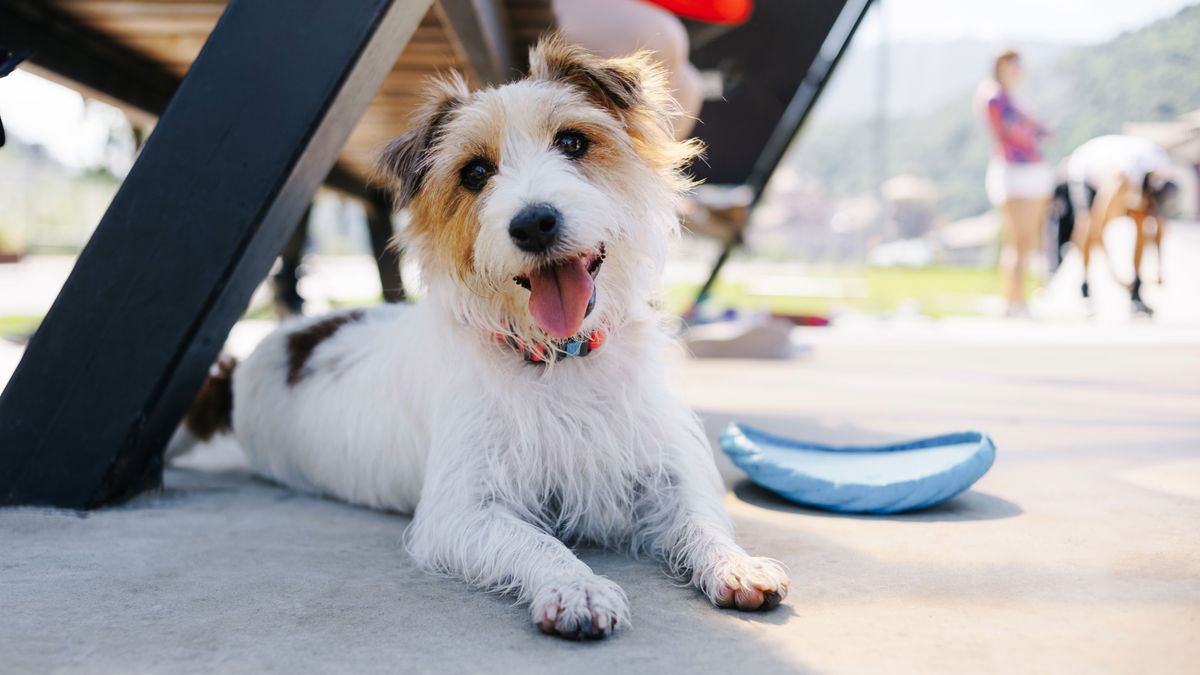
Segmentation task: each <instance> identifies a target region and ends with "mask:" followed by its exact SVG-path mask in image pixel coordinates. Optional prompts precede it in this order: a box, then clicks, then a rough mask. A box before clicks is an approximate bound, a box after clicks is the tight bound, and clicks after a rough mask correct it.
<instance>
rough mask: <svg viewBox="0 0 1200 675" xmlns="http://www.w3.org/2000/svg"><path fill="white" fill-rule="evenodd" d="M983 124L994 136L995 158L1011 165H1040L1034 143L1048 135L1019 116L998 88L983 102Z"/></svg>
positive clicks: (1031, 121)
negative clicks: (985, 112) (985, 103)
mask: <svg viewBox="0 0 1200 675" xmlns="http://www.w3.org/2000/svg"><path fill="white" fill-rule="evenodd" d="M987 121H988V126H990V127H991V129H992V133H993V134H995V136H996V142H997V145H996V154H998V155H1000V156H1002V157H1004V160H1005V161H1007V162H1011V163H1014V164H1027V163H1030V162H1040V161H1042V153H1041V152H1039V151H1038V147H1037V143H1038V141H1039V140H1041V139H1042V138H1043V137H1045V136H1046V135H1048V134H1049V132H1048V131H1047V130H1046V128H1045V127H1043V126H1042V125H1040V124H1038V123H1037V122H1036V121H1035V120H1034V119H1033V118H1032V117H1030V116H1029V115H1026V114H1025V113H1024V112H1022V111H1021V109H1020V108H1018V107H1017V106H1016V104H1015V103H1013V100H1012V97H1010V96H1009V95H1008V92H1006V91H1004V90H1003V89H1001V88H999V87H996V91H995V93H993V94H992V95H991V97H989V98H988V100H987Z"/></svg>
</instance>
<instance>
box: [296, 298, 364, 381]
mask: <svg viewBox="0 0 1200 675" xmlns="http://www.w3.org/2000/svg"><path fill="white" fill-rule="evenodd" d="M362 317H363V313H362V311H361V310H354V311H353V312H350V313H349V314H342V315H339V316H331V317H329V318H328V319H323V320H321V321H318V322H316V323H314V324H312V325H311V326H308V327H307V328H304V329H302V330H298V331H296V332H295V333H291V334H289V335H288V344H287V346H288V375H287V383H288V386H292V387H294V386H296V385H297V384H299V383H300V381H301V380H303V379H304V376H305V375H307V374H308V373H306V372H305V370H304V367H305V366H306V365H308V359H309V357H311V356H312V353H313V350H315V349H316V348H317V345H319V344H321V343H322V342H324V341H325V340H328V339H329V338H330V337H333V334H334V333H336V332H337V331H338V329H339V328H341V327H342V326H344V325H346V324H348V323H351V322H353V321H358V320H360V319H362Z"/></svg>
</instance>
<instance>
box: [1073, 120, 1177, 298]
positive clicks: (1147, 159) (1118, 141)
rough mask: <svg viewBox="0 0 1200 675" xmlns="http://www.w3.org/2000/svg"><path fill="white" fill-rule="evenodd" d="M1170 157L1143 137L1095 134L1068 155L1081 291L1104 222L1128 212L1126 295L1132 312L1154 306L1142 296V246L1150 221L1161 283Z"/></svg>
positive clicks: (1100, 241)
mask: <svg viewBox="0 0 1200 675" xmlns="http://www.w3.org/2000/svg"><path fill="white" fill-rule="evenodd" d="M1170 168H1171V160H1170V158H1169V157H1168V156H1167V153H1166V151H1165V150H1163V149H1162V148H1161V147H1159V146H1158V145H1156V144H1155V143H1153V142H1152V141H1149V140H1146V139H1144V138H1137V137H1134V136H1118V135H1115V134H1114V135H1109V136H1100V137H1098V138H1093V139H1092V140H1090V141H1088V142H1086V143H1084V144H1083V145H1081V146H1079V147H1078V148H1076V149H1075V151H1074V152H1072V153H1071V156H1070V157H1068V158H1067V189H1068V193H1069V195H1070V199H1071V208H1072V210H1073V211H1074V217H1075V228H1074V237H1073V239H1074V241H1075V243H1076V245H1078V246H1079V251H1080V253H1081V254H1082V255H1083V285H1082V287H1081V290H1082V292H1083V297H1085V298H1086V297H1088V295H1089V292H1088V267H1089V263H1090V262H1091V251H1092V249H1093V248H1095V247H1096V246H1100V247H1103V246H1104V226H1105V225H1107V224H1108V223H1109V221H1111V220H1113V219H1114V218H1120V217H1121V216H1128V217H1129V218H1130V219H1131V220H1133V223H1134V226H1135V227H1136V228H1137V230H1136V232H1137V238H1136V240H1135V242H1134V247H1133V283H1131V284H1130V286H1129V300H1130V304H1131V306H1132V310H1133V312H1134V313H1135V314H1144V315H1146V316H1150V315H1152V314H1153V313H1154V312H1153V310H1151V309H1150V307H1148V306H1147V305H1146V303H1145V302H1143V301H1142V275H1141V270H1142V251H1143V250H1144V249H1145V245H1146V236H1147V226H1148V225H1149V224H1150V223H1151V222H1153V223H1154V230H1153V237H1154V245H1155V248H1156V249H1157V250H1158V251H1159V256H1158V259H1159V267H1158V283H1160V284H1161V283H1162V233H1163V226H1164V224H1165V223H1164V218H1163V211H1164V206H1165V205H1166V202H1167V201H1168V200H1169V199H1170V198H1171V197H1172V196H1173V195H1174V194H1175V192H1176V186H1175V184H1174V183H1173V182H1171V181H1170V180H1168V179H1167V174H1168V173H1169V171H1170Z"/></svg>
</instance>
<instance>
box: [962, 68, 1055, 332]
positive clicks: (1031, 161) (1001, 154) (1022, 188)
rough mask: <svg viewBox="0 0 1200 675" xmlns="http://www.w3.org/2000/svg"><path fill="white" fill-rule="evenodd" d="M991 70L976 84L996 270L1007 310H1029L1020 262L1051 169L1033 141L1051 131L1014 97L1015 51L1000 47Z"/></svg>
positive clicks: (1037, 243)
mask: <svg viewBox="0 0 1200 675" xmlns="http://www.w3.org/2000/svg"><path fill="white" fill-rule="evenodd" d="M993 74H994V79H993V80H991V81H988V82H985V83H984V84H983V86H982V87H981V89H980V94H981V95H980V99H981V100H982V102H983V108H984V114H985V116H986V120H987V124H988V128H989V129H990V130H991V132H992V134H993V135H994V136H995V139H996V149H995V152H994V153H993V154H992V159H991V161H990V162H989V163H988V169H987V180H986V186H987V194H988V200H989V201H990V202H991V203H992V206H993V207H995V208H996V209H998V210H999V212H1000V222H1001V226H1002V228H1003V232H1004V248H1003V250H1002V252H1001V255H1000V274H1001V284H1002V289H1001V292H1002V294H1003V295H1004V299H1005V301H1007V303H1008V308H1007V311H1006V313H1007V314H1008V316H1024V315H1027V314H1028V309H1027V307H1026V305H1025V264H1026V261H1027V259H1028V258H1029V255H1030V254H1031V253H1033V252H1034V251H1037V250H1039V249H1040V247H1041V241H1042V228H1043V226H1044V225H1045V223H1046V219H1047V217H1048V216H1049V212H1050V197H1051V195H1052V194H1053V190H1054V174H1053V172H1052V171H1051V170H1050V167H1049V166H1048V165H1047V164H1046V162H1045V161H1043V159H1042V153H1041V152H1040V151H1039V150H1038V143H1039V142H1040V141H1041V140H1042V139H1043V138H1045V137H1046V136H1048V135H1049V133H1050V132H1049V131H1047V130H1046V128H1045V127H1044V126H1042V125H1041V124H1039V123H1038V122H1037V120H1035V119H1033V118H1032V117H1030V116H1029V115H1028V114H1027V113H1026V112H1025V111H1024V110H1022V109H1021V108H1020V107H1019V106H1017V104H1016V102H1015V101H1014V100H1013V90H1015V89H1016V87H1017V86H1018V85H1019V84H1020V82H1021V78H1022V76H1023V72H1022V70H1021V57H1020V55H1019V54H1018V53H1017V52H1015V51H1012V50H1007V51H1004V52H1001V53H1000V54H999V55H998V56H997V57H996V62H995V67H994V73H993Z"/></svg>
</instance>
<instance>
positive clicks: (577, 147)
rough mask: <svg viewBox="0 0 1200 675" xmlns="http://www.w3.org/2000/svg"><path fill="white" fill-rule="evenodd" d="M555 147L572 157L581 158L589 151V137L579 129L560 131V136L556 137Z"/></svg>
mask: <svg viewBox="0 0 1200 675" xmlns="http://www.w3.org/2000/svg"><path fill="white" fill-rule="evenodd" d="M554 147H556V148H558V151H559V152H561V153H562V154H564V155H566V156H567V157H570V158H571V159H579V158H580V157H583V154H584V153H585V152H587V149H588V139H587V136H584V135H583V134H581V133H579V132H578V131H572V130H567V131H560V132H558V136H555V137H554Z"/></svg>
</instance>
